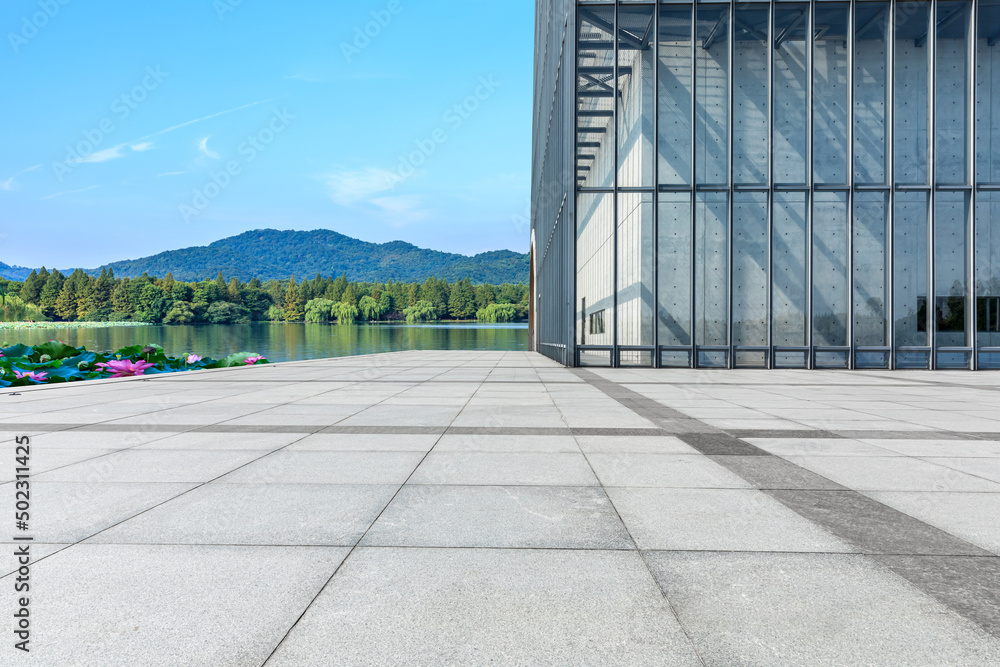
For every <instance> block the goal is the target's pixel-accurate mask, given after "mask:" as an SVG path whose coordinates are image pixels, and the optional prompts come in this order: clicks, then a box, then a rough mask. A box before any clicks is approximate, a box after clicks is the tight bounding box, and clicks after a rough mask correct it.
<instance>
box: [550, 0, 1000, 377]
mask: <svg viewBox="0 0 1000 667" xmlns="http://www.w3.org/2000/svg"><path fill="white" fill-rule="evenodd" d="M538 6H539V14H540V17H541V16H542V15H547V16H558V17H560V20H562V23H560V25H561V27H562V31H561V32H560V33H559V34H560V38H559V39H560V40H561V41H560V42H559V43H558V44H555V45H554V44H552V43H550V42H547V41H546V39H547V38H548V37H549V36H550V34H551V33H552V30H551V29H549V30H548V31H542V30H539V42H538V50H537V57H538V59H539V60H540V61H543V62H549V61H552V62H554V61H555V59H558V65H557V66H556V69H557V70H558V71H559V73H560V75H561V77H562V78H561V79H560V81H561V82H562V83H561V85H562V86H564V87H563V88H559V90H558V93H557V96H560V99H559V100H558V101H557V103H556V104H555V105H553V104H552V99H551V97H552V94H553V89H554V87H553V85H552V84H551V82H549V83H546V82H544V81H540V79H539V77H538V76H537V74H536V130H535V132H536V136H535V153H536V154H535V171H534V175H533V178H534V183H533V185H534V187H535V206H534V207H533V211H534V210H535V209H536V208H539V207H538V204H541V203H544V202H545V201H546V198H545V197H544V196H542V195H543V193H544V191H545V190H546V188H547V187H549V186H550V185H551V183H552V182H556V181H557V182H558V186H557V187H555V190H556V191H558V192H560V193H561V201H562V202H563V203H562V209H561V210H560V213H559V214H558V215H556V216H555V217H556V218H557V219H560V220H563V222H562V223H561V224H562V227H561V228H560V229H559V230H558V232H559V233H553V232H552V229H553V227H552V225H551V223H549V222H548V221H547V220H542V219H541V218H540V217H539V216H538V215H535V214H534V213H533V220H532V224H533V230H534V241H535V243H536V247H537V244H538V243H539V236H540V234H539V232H540V231H543V230H544V231H545V232H548V234H547V236H546V239H547V240H546V244H547V247H549V248H551V247H553V246H558V247H560V248H562V250H561V251H560V253H561V254H560V255H558V256H559V257H561V258H562V259H561V261H562V264H561V265H560V271H562V272H564V273H562V274H556V273H552V275H545V274H543V269H542V267H540V266H539V262H538V257H537V254H536V259H535V266H534V271H535V273H534V275H535V279H536V292H537V293H538V294H540V295H541V299H540V301H538V300H536V306H537V308H538V310H537V321H538V329H539V333H538V342H539V345H540V347H539V349H540V350H541V351H543V352H546V350H545V349H544V346H545V344H546V343H551V341H545V340H542V338H543V336H542V334H541V330H542V328H543V326H544V323H545V322H547V321H552V322H556V321H558V322H559V324H558V325H557V326H556V327H555V328H553V329H552V332H553V333H552V334H548V337H549V338H551V339H552V341H555V340H556V338H558V339H559V343H557V344H556V347H558V345H559V344H561V345H562V346H563V347H562V348H559V349H561V350H562V352H561V354H562V355H563V356H562V357H560V356H558V355H556V354H554V353H552V352H551V351H549V352H546V353H547V354H550V356H553V358H557V359H560V360H562V361H564V363H567V364H571V365H572V364H581V365H593V364H597V365H608V366H619V365H620V366H635V365H643V366H657V367H706V368H736V367H761V368H859V369H862V368H864V369H878V368H883V369H888V368H923V369H937V368H942V369H944V368H969V369H987V368H1000V0H907V1H906V2H902V1H892V2H885V1H879V0H853V1H842V0H812V1H811V2H796V1H786V0H774V1H772V2H753V1H746V2H743V1H741V2H708V1H703V2H693V3H692V2H684V1H683V0H679V1H674V0H670V1H661V2H660V3H654V2H643V1H642V0H618V1H617V2H615V1H613V0H542V1H541V2H539V3H538ZM546 12H548V14H546ZM540 20H541V19H540ZM557 22H559V21H558V20H557ZM555 54H558V56H557V55H555ZM541 84H545V85H548V87H549V88H548V89H544V88H541V87H540V85H541ZM542 114H544V118H545V124H544V127H542V125H543V124H542V123H541V117H542ZM555 132H561V133H562V136H563V137H564V139H560V140H557V141H558V142H559V143H558V144H557V148H558V151H559V159H560V160H561V162H560V163H559V164H560V165H561V166H562V168H563V169H565V171H564V172H563V173H560V174H555V173H553V172H552V171H549V172H547V173H546V172H545V170H544V169H543V168H542V167H540V163H541V164H551V163H552V158H551V156H550V157H548V158H546V157H545V155H548V154H549V153H550V152H551V149H552V145H553V142H554V141H556V140H555V139H554V133H555ZM543 133H544V138H545V141H544V142H543V141H542V138H543V137H542V135H543ZM539 210H540V209H539ZM549 215H550V218H551V217H552V216H553V215H555V214H554V213H550V214H549ZM559 215H561V216H563V218H559V217H558V216H559ZM536 253H537V251H536ZM552 285H557V287H556V288H552V287H551V286H552ZM546 287H549V288H550V289H551V290H552V291H551V295H550V294H549V293H548V292H545V289H546ZM560 290H562V291H560ZM539 303H540V304H541V305H538V304H539ZM549 304H551V306H550V307H547V306H549ZM560 327H561V328H560ZM557 331H561V332H562V333H561V334H559V335H557V333H556V332H557Z"/></svg>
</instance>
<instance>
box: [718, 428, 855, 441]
mask: <svg viewBox="0 0 1000 667" xmlns="http://www.w3.org/2000/svg"><path fill="white" fill-rule="evenodd" d="M726 433H728V434H730V435H732V436H734V437H737V438H782V439H790V438H795V439H799V438H815V439H817V440H837V439H843V438H845V437H846V436H843V435H840V434H839V433H835V432H833V431H821V430H819V429H816V430H810V429H803V430H795V431H785V430H782V429H733V430H727V431H726Z"/></svg>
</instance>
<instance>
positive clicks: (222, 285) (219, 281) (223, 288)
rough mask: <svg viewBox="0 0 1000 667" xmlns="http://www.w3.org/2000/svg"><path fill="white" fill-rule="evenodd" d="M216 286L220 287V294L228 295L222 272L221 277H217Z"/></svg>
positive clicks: (220, 272)
mask: <svg viewBox="0 0 1000 667" xmlns="http://www.w3.org/2000/svg"><path fill="white" fill-rule="evenodd" d="M215 284H216V285H217V286H218V287H219V294H225V293H226V289H227V288H226V279H225V278H223V277H222V271H219V275H217V276H215Z"/></svg>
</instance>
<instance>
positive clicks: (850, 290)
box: [846, 2, 857, 370]
mask: <svg viewBox="0 0 1000 667" xmlns="http://www.w3.org/2000/svg"><path fill="white" fill-rule="evenodd" d="M854 10H855V5H854V3H853V2H852V3H850V4H849V5H848V9H847V173H846V177H847V346H848V347H849V348H850V351H849V352H848V353H847V368H848V369H850V370H854V367H855V355H856V354H857V350H856V345H855V340H854V48H855V35H854V23H855V19H854Z"/></svg>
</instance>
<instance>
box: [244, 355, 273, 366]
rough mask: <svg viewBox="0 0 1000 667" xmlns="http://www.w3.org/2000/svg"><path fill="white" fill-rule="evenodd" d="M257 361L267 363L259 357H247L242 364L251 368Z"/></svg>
mask: <svg viewBox="0 0 1000 667" xmlns="http://www.w3.org/2000/svg"><path fill="white" fill-rule="evenodd" d="M258 361H267V359H265V358H264V357H261V356H257V357H247V358H246V359H244V360H243V363H245V364H246V365H247V366H253V365H254V364H256V363H257V362H258Z"/></svg>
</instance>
